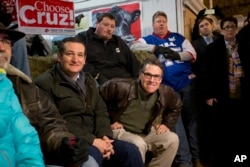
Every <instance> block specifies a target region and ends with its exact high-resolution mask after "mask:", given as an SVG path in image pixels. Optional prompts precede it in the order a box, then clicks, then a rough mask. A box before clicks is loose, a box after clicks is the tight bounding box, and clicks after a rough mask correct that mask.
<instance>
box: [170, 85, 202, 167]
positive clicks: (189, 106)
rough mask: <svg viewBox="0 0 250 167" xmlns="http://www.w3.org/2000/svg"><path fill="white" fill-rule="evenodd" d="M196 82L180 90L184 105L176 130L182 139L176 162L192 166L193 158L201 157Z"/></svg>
mask: <svg viewBox="0 0 250 167" xmlns="http://www.w3.org/2000/svg"><path fill="white" fill-rule="evenodd" d="M194 82H195V81H193V82H192V83H191V84H189V85H188V86H186V87H184V88H182V89H181V90H179V91H178V93H179V95H180V97H181V99H182V102H183V107H182V111H181V115H180V116H179V119H178V122H177V124H176V126H175V130H174V131H175V132H176V133H177V135H178V136H179V140H180V143H179V149H178V151H177V155H176V158H175V163H176V164H182V163H185V164H190V166H192V160H197V159H199V146H198V129H197V114H198V107H197V106H195V105H197V103H196V102H195V101H194V100H196V98H195V90H194Z"/></svg>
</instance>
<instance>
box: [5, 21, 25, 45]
mask: <svg viewBox="0 0 250 167" xmlns="http://www.w3.org/2000/svg"><path fill="white" fill-rule="evenodd" d="M0 34H7V35H8V36H9V39H10V40H11V41H13V42H16V41H17V40H19V39H21V38H23V37H24V36H25V34H24V33H23V32H20V31H16V30H10V29H7V28H6V27H5V26H4V25H3V24H2V23H0Z"/></svg>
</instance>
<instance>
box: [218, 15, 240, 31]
mask: <svg viewBox="0 0 250 167" xmlns="http://www.w3.org/2000/svg"><path fill="white" fill-rule="evenodd" d="M227 21H229V22H233V23H234V24H235V26H236V28H237V27H238V20H237V19H236V18H235V17H233V16H229V17H225V18H223V19H222V20H221V22H220V28H221V29H223V28H224V24H225V22H227Z"/></svg>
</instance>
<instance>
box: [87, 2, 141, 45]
mask: <svg viewBox="0 0 250 167" xmlns="http://www.w3.org/2000/svg"><path fill="white" fill-rule="evenodd" d="M91 12H92V25H93V26H95V24H96V17H97V16H98V15H99V14H101V13H103V12H108V13H111V14H113V15H114V16H115V19H116V28H115V32H114V34H116V35H118V36H120V37H121V38H122V39H123V40H124V41H125V42H126V43H128V44H129V43H130V42H133V41H134V40H136V39H138V38H140V37H141V19H140V17H141V9H140V3H139V2H133V3H126V4H119V5H115V6H111V7H106V8H99V9H95V10H92V11H91Z"/></svg>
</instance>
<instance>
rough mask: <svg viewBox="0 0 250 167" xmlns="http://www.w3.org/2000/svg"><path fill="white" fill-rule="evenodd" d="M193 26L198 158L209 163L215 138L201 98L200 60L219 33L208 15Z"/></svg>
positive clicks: (209, 115)
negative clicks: (197, 33)
mask: <svg viewBox="0 0 250 167" xmlns="http://www.w3.org/2000/svg"><path fill="white" fill-rule="evenodd" d="M195 26H197V29H198V31H199V34H200V36H199V37H198V38H197V39H195V40H194V41H192V42H191V43H192V45H193V47H194V48H195V51H196V53H197V58H196V61H195V62H193V63H192V69H193V71H194V73H195V75H196V81H195V82H196V83H195V91H196V95H197V96H196V100H195V102H196V105H197V109H198V111H199V112H198V113H199V114H198V125H199V126H198V132H199V143H200V160H201V161H202V162H203V163H209V161H210V160H211V159H210V158H211V152H210V151H209V150H210V148H211V146H212V145H213V143H214V142H216V138H214V137H213V136H214V133H213V129H214V127H213V124H211V121H212V119H209V118H212V117H213V116H212V115H213V112H211V111H210V110H207V105H206V104H205V100H204V99H203V98H202V94H201V90H200V88H201V87H202V85H201V82H200V77H201V69H202V68H203V67H202V61H203V59H204V57H205V55H206V48H207V45H209V44H210V43H212V42H214V41H215V40H216V39H217V38H218V36H219V34H218V33H217V32H215V33H214V23H213V20H212V19H211V18H209V16H208V15H206V16H201V17H200V18H198V19H197V21H196V23H195Z"/></svg>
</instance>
